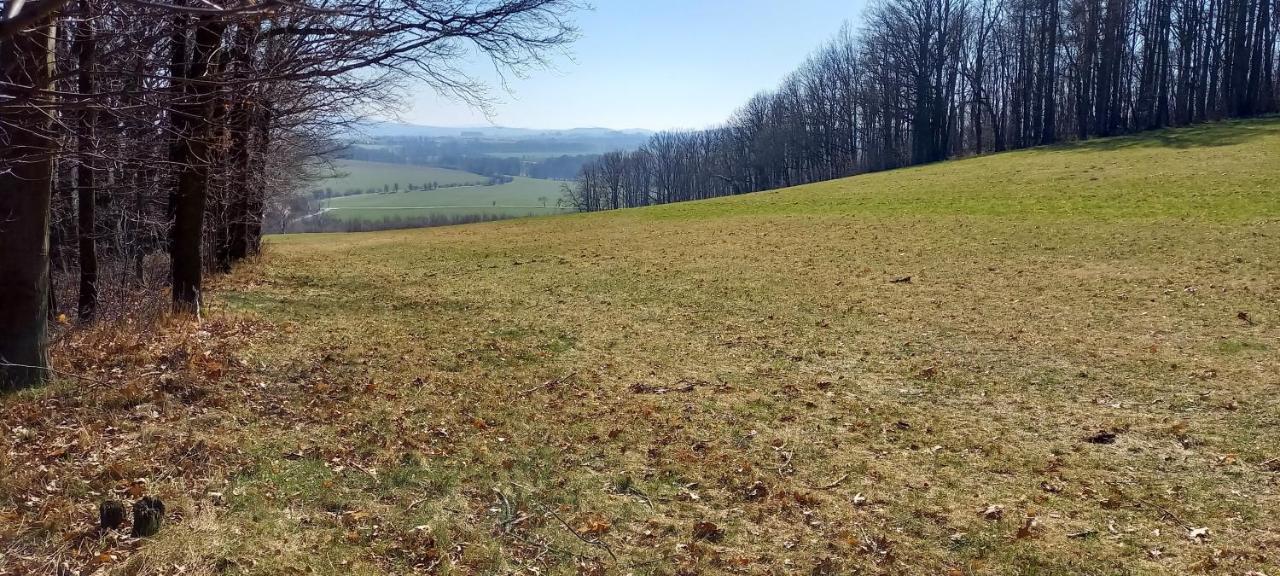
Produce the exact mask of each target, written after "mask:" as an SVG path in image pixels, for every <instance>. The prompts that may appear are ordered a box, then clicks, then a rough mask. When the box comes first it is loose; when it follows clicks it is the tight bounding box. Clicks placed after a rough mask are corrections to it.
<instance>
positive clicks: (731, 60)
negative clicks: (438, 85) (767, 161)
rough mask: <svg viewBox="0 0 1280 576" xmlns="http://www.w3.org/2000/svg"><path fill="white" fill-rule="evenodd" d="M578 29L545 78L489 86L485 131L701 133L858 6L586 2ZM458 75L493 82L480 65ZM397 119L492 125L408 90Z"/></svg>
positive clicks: (789, 0)
mask: <svg viewBox="0 0 1280 576" xmlns="http://www.w3.org/2000/svg"><path fill="white" fill-rule="evenodd" d="M594 4H595V8H594V10H590V11H583V12H579V13H578V14H577V15H576V17H575V20H576V21H577V24H578V27H579V28H580V31H581V34H582V38H581V39H580V40H578V42H577V43H575V44H574V45H573V46H572V47H571V48H570V49H569V54H568V55H567V56H557V57H556V58H555V59H554V65H553V68H552V69H550V70H533V71H531V72H530V73H529V74H528V75H527V78H524V79H519V78H511V79H510V81H509V82H508V85H509V88H510V92H507V91H504V90H503V89H502V88H501V87H498V86H495V87H494V89H493V90H492V92H491V95H492V96H494V97H496V98H498V99H499V100H500V102H499V103H498V104H497V105H495V106H494V107H493V111H494V114H493V117H492V119H491V120H492V123H494V124H497V125H501V126H513V127H521V128H574V127H597V126H598V127H606V128H616V129H624V128H649V129H666V128H703V127H706V126H709V125H712V124H715V123H717V122H720V121H722V120H724V119H726V118H727V117H728V115H729V114H730V113H731V112H732V111H733V110H734V109H735V108H737V107H738V106H739V105H741V104H743V103H744V102H746V100H747V99H748V98H750V97H751V96H752V95H753V94H755V93H756V92H759V91H761V90H764V89H771V88H773V87H774V86H776V85H777V84H778V82H779V81H780V80H781V79H782V78H783V77H784V76H785V75H786V74H787V73H788V72H790V71H791V70H793V69H795V68H796V66H798V65H799V64H800V63H801V62H802V61H803V60H804V58H805V57H806V56H807V55H808V54H809V53H810V52H812V51H813V50H815V49H816V48H818V46H819V45H821V44H822V43H823V42H825V41H826V40H827V39H828V38H830V37H831V36H832V35H833V34H835V33H836V32H837V31H838V30H839V29H840V26H841V24H843V23H844V22H845V21H849V22H851V23H853V24H854V25H855V26H856V25H858V23H860V22H861V16H862V11H863V7H864V5H865V4H864V2H863V1H862V0H595V1H594ZM465 68H466V69H467V70H468V71H469V72H471V73H474V74H475V75H476V76H477V77H478V78H481V79H484V80H489V81H491V80H492V79H493V78H494V76H493V74H492V73H491V72H489V71H490V70H491V69H492V68H491V66H488V65H487V64H484V62H483V61H482V60H480V59H479V58H477V59H476V60H475V61H473V62H470V63H468V64H467V65H466V66H465ZM401 119H402V120H404V121H406V122H412V123H415V124H430V125H436V126H468V125H485V124H489V123H490V121H489V120H487V119H486V118H485V117H484V115H483V114H481V113H479V112H477V111H475V110H472V109H470V108H468V107H467V106H465V105H462V104H458V103H455V102H450V101H449V100H447V99H444V98H441V97H439V96H436V95H435V94H434V93H432V92H431V91H430V90H426V89H423V90H417V91H415V92H414V94H413V95H412V96H411V97H410V98H409V100H408V102H407V107H406V109H405V110H404V111H403V113H402V114H401Z"/></svg>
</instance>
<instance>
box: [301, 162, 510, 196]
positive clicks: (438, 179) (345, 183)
mask: <svg viewBox="0 0 1280 576" xmlns="http://www.w3.org/2000/svg"><path fill="white" fill-rule="evenodd" d="M335 174H336V175H337V177H335V178H326V179H324V180H321V181H319V182H317V183H316V184H314V185H313V186H312V188H316V189H320V190H324V189H329V190H332V191H333V192H334V193H338V194H342V193H345V192H347V191H348V190H369V189H370V188H373V189H377V190H382V189H383V187H384V186H395V185H397V184H398V185H399V186H400V190H402V191H403V190H408V188H409V184H413V185H414V186H415V187H420V186H423V185H427V184H431V183H435V184H436V185H437V186H456V185H463V184H484V183H485V182H488V181H489V178H488V177H487V176H482V175H480V174H473V173H471V172H464V171H462V170H452V169H449V168H437V167H434V166H416V165H412V164H388V163H385V162H365V161H362V160H338V161H336V162H335Z"/></svg>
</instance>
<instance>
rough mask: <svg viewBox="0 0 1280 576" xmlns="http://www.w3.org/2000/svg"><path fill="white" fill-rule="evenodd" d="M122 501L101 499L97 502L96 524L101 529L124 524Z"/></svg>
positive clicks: (109, 528) (114, 527)
mask: <svg viewBox="0 0 1280 576" xmlns="http://www.w3.org/2000/svg"><path fill="white" fill-rule="evenodd" d="M124 516H125V509H124V502H121V501H119V500H103V501H102V503H101V504H98V526H99V527H101V528H102V529H103V530H115V529H116V528H119V527H121V526H123V525H124Z"/></svg>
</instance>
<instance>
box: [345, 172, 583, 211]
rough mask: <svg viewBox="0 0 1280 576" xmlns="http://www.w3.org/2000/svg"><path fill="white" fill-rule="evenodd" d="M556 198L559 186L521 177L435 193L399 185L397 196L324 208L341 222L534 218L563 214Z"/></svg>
mask: <svg viewBox="0 0 1280 576" xmlns="http://www.w3.org/2000/svg"><path fill="white" fill-rule="evenodd" d="M414 168H418V167H414ZM428 170H438V169H437V168H428ZM477 177H479V178H483V177H480V176H477ZM559 198H560V182H556V181H553V180H541V179H537V178H524V177H521V176H517V177H515V179H514V180H512V181H511V182H508V183H505V184H497V185H494V186H484V185H478V186H456V187H449V188H436V189H434V190H421V189H419V190H408V188H407V187H406V185H405V184H404V183H401V184H400V192H395V193H390V194H360V195H356V196H343V197H338V198H333V199H330V200H329V201H327V203H326V205H325V206H326V208H327V211H326V212H325V213H326V215H328V216H329V217H333V218H339V219H343V220H351V219H363V220H380V219H382V218H383V217H384V216H401V217H405V218H413V217H418V216H425V215H428V214H458V215H467V214H486V215H500V216H537V215H546V214H557V213H561V212H564V211H565V210H564V209H561V208H558V207H557V206H556V201H557V200H558V199H559ZM544 199H545V205H544V203H543V201H544Z"/></svg>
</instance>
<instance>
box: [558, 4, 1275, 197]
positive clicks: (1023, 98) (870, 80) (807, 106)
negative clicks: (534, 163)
mask: <svg viewBox="0 0 1280 576" xmlns="http://www.w3.org/2000/svg"><path fill="white" fill-rule="evenodd" d="M1278 9H1280V1H1277V0H879V1H878V2H877V3H876V4H874V5H873V6H872V7H871V8H870V9H869V10H868V12H867V17H866V22H865V25H864V27H862V28H861V29H859V30H857V31H854V30H853V29H851V28H849V27H848V26H846V27H845V28H844V29H843V30H842V31H841V32H840V33H839V34H838V35H837V36H835V37H834V38H833V39H832V40H831V41H829V42H828V43H827V44H826V45H825V46H822V47H821V48H820V49H819V50H817V51H816V52H815V53H814V54H813V55H812V56H811V57H810V58H809V59H808V61H806V62H805V63H804V64H803V65H802V66H801V67H800V68H799V69H798V70H796V71H795V72H794V73H792V74H791V75H790V76H789V77H788V78H787V79H786V80H785V81H784V82H783V83H782V85H781V86H780V87H778V88H777V89H776V90H774V91H772V92H768V93H763V94H760V95H757V96H756V97H754V98H752V99H751V100H750V101H748V102H747V103H746V104H745V105H744V106H742V108H741V109H739V110H738V111H737V112H736V113H735V114H734V115H733V117H732V118H730V119H729V120H728V121H727V122H726V123H725V124H724V125H722V126H719V127H715V128H712V129H709V130H702V131H688V132H665V133H660V134H657V135H654V136H653V137H652V138H651V139H650V141H649V142H648V143H647V144H646V145H645V146H643V147H642V148H640V149H639V150H637V151H634V152H629V153H628V152H615V153H610V154H606V155H604V156H602V157H601V158H599V159H598V160H596V161H595V162H592V163H589V164H587V165H586V166H584V168H583V169H582V171H581V172H580V173H579V175H578V178H577V181H576V182H575V184H574V185H573V186H572V187H570V189H569V191H568V193H567V196H568V198H569V200H570V201H571V203H572V204H573V205H574V206H576V207H577V208H578V209H579V210H606V209H612V208H622V207H629V206H644V205H649V204H661V203H666V202H677V201H682V200H695V199H700V198H708V197H713V196H722V195H728V194H741V193H745V192H753V191H758V190H768V189H773V188H780V187H786V186H794V185H798V184H804V183H808V182H815V181H821V180H829V179H833V178H840V177H845V176H850V175H853V174H858V173H861V172H867V171H873V170H885V169H890V168H895V167H900V166H905V165H911V164H922V163H928V162H934V161H938V160H943V159H946V158H951V157H955V156H959V155H968V154H980V153H984V152H989V151H1001V150H1008V149H1015V148H1024V147H1028V146H1036V145H1042V144H1050V143H1054V142H1060V141H1063V140H1070V139H1085V138H1093V137H1100V136H1111V135H1115V134H1121V133H1126V132H1133V131H1137V130H1148V129H1155V128H1162V127H1166V126H1180V125H1186V124H1192V123H1196V122H1205V121H1210V120H1218V119H1224V118H1238V117H1247V116H1253V115H1259V114H1265V113H1270V112H1274V111H1276V109H1277V95H1278V93H1280V87H1278V84H1280V78H1277V68H1278V67H1280V64H1278V62H1277V44H1278V41H1277V38H1278V36H1280V34H1278V31H1280V22H1278V21H1277V18H1276V17H1275V14H1276V12H1277V10H1278Z"/></svg>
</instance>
